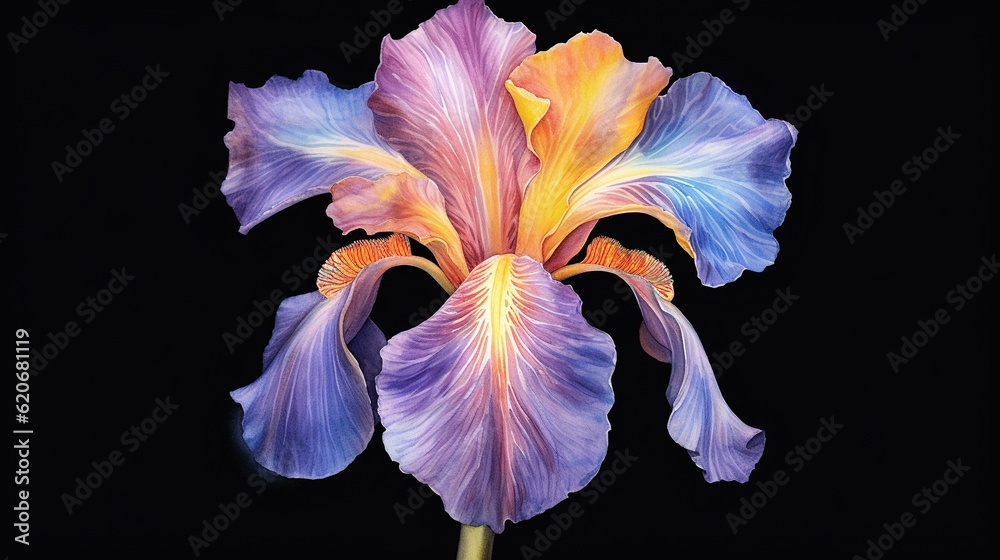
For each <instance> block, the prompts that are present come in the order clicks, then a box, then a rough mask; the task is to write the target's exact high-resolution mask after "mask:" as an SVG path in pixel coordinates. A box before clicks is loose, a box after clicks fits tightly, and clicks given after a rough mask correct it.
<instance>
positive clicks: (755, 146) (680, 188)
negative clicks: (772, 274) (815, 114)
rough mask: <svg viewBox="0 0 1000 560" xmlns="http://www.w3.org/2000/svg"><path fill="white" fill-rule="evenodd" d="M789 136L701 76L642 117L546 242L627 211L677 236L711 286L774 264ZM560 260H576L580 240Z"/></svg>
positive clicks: (787, 198) (680, 84) (785, 202)
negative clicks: (638, 128)
mask: <svg viewBox="0 0 1000 560" xmlns="http://www.w3.org/2000/svg"><path fill="white" fill-rule="evenodd" d="M795 139H796V130H795V128H793V127H792V126H791V125H789V124H788V123H786V122H784V121H781V120H777V119H771V120H764V118H763V117H761V115H760V113H758V112H757V111H756V110H754V108H753V107H751V106H750V103H749V102H748V101H747V99H746V97H744V96H742V95H738V94H736V93H734V92H733V91H732V90H731V89H729V87H728V86H726V84H724V83H723V82H722V80H719V79H718V78H714V77H712V76H710V75H708V74H704V73H700V74H695V75H693V76H690V77H687V78H682V79H680V80H677V82H675V83H674V84H673V85H672V86H671V87H670V89H669V90H668V91H667V93H666V95H664V96H662V97H660V98H658V99H657V100H656V102H654V103H653V106H652V107H651V108H650V110H649V115H648V117H647V118H646V127H645V128H644V129H643V131H642V134H641V135H640V136H639V138H638V139H636V141H635V143H634V144H633V145H632V146H631V147H629V149H628V150H626V151H625V152H624V153H622V154H621V155H620V156H618V157H617V158H615V160H614V161H613V162H611V163H610V164H609V165H608V166H607V167H605V168H604V169H602V170H601V171H600V172H599V173H597V174H596V175H595V176H594V177H593V178H591V179H590V180H589V181H588V182H586V183H585V184H583V185H582V186H580V188H578V189H576V191H575V192H573V194H572V196H571V198H570V201H569V207H570V208H569V211H568V212H567V214H566V216H565V217H564V219H563V221H562V223H561V224H560V226H559V232H558V233H557V234H556V235H554V236H553V238H554V239H559V240H560V241H561V240H562V239H564V238H567V237H568V236H569V235H570V234H571V233H572V232H573V231H574V230H575V229H576V228H578V227H580V226H581V225H582V224H587V223H590V222H593V221H594V220H597V219H600V218H603V217H605V216H609V215H613V214H620V213H624V212H642V213H646V214H650V215H652V216H654V217H656V218H657V219H659V220H660V221H661V222H663V223H664V224H666V225H667V226H668V227H670V228H672V229H673V230H674V233H675V235H676V237H677V241H678V243H679V244H680V245H681V247H683V248H684V250H686V251H687V252H688V253H689V254H690V255H691V256H693V257H694V258H695V263H696V266H697V269H698V277H699V278H700V279H701V281H702V283H704V284H706V285H708V286H719V285H722V284H725V283H727V282H731V281H732V280H735V279H736V278H738V277H739V276H740V274H741V273H742V272H743V271H744V270H747V269H749V270H753V271H761V270H763V269H764V267H766V266H768V265H770V264H772V263H773V262H774V259H775V256H776V255H777V253H778V242H777V241H776V240H775V239H774V236H773V233H774V230H775V229H776V228H777V227H778V226H779V225H781V222H782V221H783V220H784V218H785V211H786V210H787V209H788V206H789V204H790V203H791V194H790V193H789V192H788V189H787V188H786V187H785V179H786V178H787V177H788V175H789V174H790V173H791V168H790V163H789V154H790V152H791V149H792V146H794V144H795ZM568 242H569V243H573V244H574V245H575V250H574V249H573V248H568V249H564V252H574V253H575V252H576V251H577V250H579V248H580V247H582V244H578V243H579V240H576V241H574V240H568Z"/></svg>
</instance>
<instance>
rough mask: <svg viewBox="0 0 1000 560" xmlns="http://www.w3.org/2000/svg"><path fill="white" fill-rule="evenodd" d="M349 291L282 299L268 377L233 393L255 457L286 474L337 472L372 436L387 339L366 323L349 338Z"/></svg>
mask: <svg viewBox="0 0 1000 560" xmlns="http://www.w3.org/2000/svg"><path fill="white" fill-rule="evenodd" d="M349 293H350V292H349V290H345V291H343V292H341V293H340V294H337V295H336V296H334V297H333V298H331V299H326V298H324V297H323V296H322V295H320V293H319V292H312V293H308V294H304V295H301V296H295V297H291V298H288V299H286V300H285V301H283V302H282V303H281V305H280V306H279V308H278V314H277V318H276V320H275V328H274V333H273V334H272V336H271V341H270V343H268V346H267V348H266V349H265V351H264V364H265V369H264V373H263V375H261V376H260V378H258V379H257V380H256V381H254V382H253V383H251V384H250V385H247V386H246V387H242V388H240V389H237V390H235V391H233V392H232V393H231V394H232V397H233V399H234V400H236V401H237V402H239V403H240V404H241V405H242V406H243V410H244V417H243V437H244V439H245V440H246V442H247V444H248V445H249V447H250V450H251V451H252V453H253V455H254V457H255V458H256V459H257V461H258V462H259V463H260V464H261V465H264V466H265V467H267V468H268V469H270V470H272V471H274V472H276V473H278V474H281V475H283V476H287V477H292V478H323V477H326V476H330V475H332V474H335V473H338V472H340V471H341V470H343V469H344V468H345V467H347V465H348V464H350V462H351V461H353V460H354V458H355V457H357V456H358V454H360V453H361V452H362V451H364V449H365V447H366V446H367V445H368V442H369V441H370V440H371V437H372V434H373V432H374V420H373V414H372V403H371V400H370V398H369V395H368V388H367V385H366V377H374V375H375V374H377V373H378V371H377V369H375V368H377V367H380V366H381V360H380V358H379V357H378V352H379V349H380V348H381V346H383V345H384V344H385V337H384V336H383V335H382V333H381V331H379V330H378V328H377V327H376V326H375V325H374V324H373V323H372V322H371V321H370V320H366V321H365V323H364V324H363V326H362V327H361V328H360V329H359V330H358V331H357V334H356V335H354V337H353V339H352V340H350V342H349V343H348V342H347V341H345V339H344V337H343V332H344V330H345V329H344V325H343V324H342V321H343V317H344V315H345V314H344V313H343V311H344V307H345V305H346V304H347V303H348V301H349V299H350V298H349ZM352 354H353V356H357V359H355V358H354V357H353V356H352ZM359 364H360V366H359ZM366 370H367V371H366Z"/></svg>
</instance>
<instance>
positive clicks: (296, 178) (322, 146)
mask: <svg viewBox="0 0 1000 560" xmlns="http://www.w3.org/2000/svg"><path fill="white" fill-rule="evenodd" d="M374 87H375V85H374V84H373V83H367V84H365V85H362V86H361V87H359V88H357V89H353V90H343V89H340V88H338V87H335V86H333V85H331V84H330V81H329V80H328V79H327V77H326V74H324V73H322V72H318V71H316V70H309V71H306V72H305V73H304V74H303V75H302V77H301V78H299V79H298V80H290V79H288V78H283V77H280V76H275V77H273V78H271V79H270V80H268V81H267V83H266V84H264V86H263V87H259V88H248V87H246V86H244V85H243V84H235V83H234V84H230V86H229V118H230V119H232V120H233V121H235V122H236V126H235V127H234V128H233V130H232V132H230V133H228V134H226V146H227V147H228V148H229V173H228V174H227V176H226V180H225V181H224V182H223V184H222V193H223V194H224V195H226V201H227V202H228V203H229V205H230V206H232V207H233V210H235V211H236V216H237V218H239V220H240V225H241V227H240V231H241V232H242V233H246V232H247V231H249V230H250V229H251V228H252V227H253V226H255V225H257V224H258V223H260V222H261V221H263V220H264V219H266V218H268V217H270V216H271V215H272V214H274V213H275V212H278V211H279V210H281V209H283V208H286V207H288V206H290V205H292V204H294V203H296V202H298V201H300V200H303V199H306V198H308V197H311V196H315V195H317V194H322V193H325V192H327V190H328V189H329V188H330V187H331V186H332V185H333V184H334V183H335V182H337V181H339V180H341V179H343V178H345V177H349V176H354V175H357V176H361V177H365V178H368V179H377V178H378V177H381V176H382V175H384V174H386V173H400V172H408V173H412V174H414V175H416V176H419V175H420V173H419V172H418V171H416V170H415V169H413V167H412V166H410V165H409V164H408V163H406V161H404V160H403V159H402V157H401V156H400V155H399V154H398V153H397V152H396V151H395V150H393V149H392V148H390V147H389V146H388V145H386V144H385V143H384V142H382V140H380V139H379V138H378V136H377V135H376V134H375V129H374V122H373V117H372V113H371V110H370V109H368V105H367V100H368V96H369V94H371V92H372V90H373V89H374Z"/></svg>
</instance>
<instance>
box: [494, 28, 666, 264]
mask: <svg viewBox="0 0 1000 560" xmlns="http://www.w3.org/2000/svg"><path fill="white" fill-rule="evenodd" d="M669 80H670V69H669V68H664V67H663V65H662V64H660V61H659V60H657V59H656V58H652V57H651V58H650V59H649V61H648V62H646V63H644V64H640V63H635V62H629V61H628V60H626V59H625V55H624V53H623V52H622V47H621V45H619V44H618V43H617V42H615V40H614V39H612V38H611V37H609V36H608V35H605V34H604V33H600V32H596V31H595V32H594V33H589V34H580V35H577V36H575V37H573V38H572V39H570V40H569V41H567V42H566V43H563V44H560V45H556V46H554V47H552V48H551V49H549V50H547V51H544V52H540V53H538V54H535V55H532V56H530V57H528V58H527V59H525V61H524V62H522V63H521V65H520V66H518V67H517V69H515V70H514V72H513V73H512V74H511V75H510V80H508V82H507V89H508V91H510V93H511V95H512V96H513V97H514V101H515V103H516V105H517V109H518V112H519V113H520V115H521V119H522V120H523V122H524V128H525V132H526V133H527V135H528V144H529V146H530V147H531V150H532V152H534V153H535V154H536V155H537V156H538V158H539V160H540V161H541V168H540V169H539V171H538V174H537V175H535V177H534V178H533V179H532V180H531V183H530V184H529V186H528V189H527V191H526V192H525V195H524V202H523V203H522V206H521V217H520V222H519V227H520V230H519V233H518V238H517V245H518V248H517V253H518V254H523V255H528V256H531V257H533V258H535V259H537V260H540V261H543V262H544V261H546V260H548V259H549V258H550V257H551V256H552V255H553V254H554V253H555V251H556V249H557V247H558V245H559V244H558V243H556V242H552V241H550V240H549V239H548V237H549V236H550V235H551V234H552V233H554V232H555V230H556V228H557V227H558V226H559V223H560V221H561V219H562V217H563V214H564V213H565V212H566V209H567V203H568V202H569V198H570V194H571V193H572V192H573V190H574V189H575V188H576V187H577V186H579V185H580V184H581V183H583V182H584V181H586V180H587V179H589V178H590V176H591V175H593V174H594V173H596V172H597V171H598V170H600V169H601V168H602V167H603V166H604V165H605V164H607V163H608V162H609V161H611V159H612V158H614V157H615V156H617V155H618V154H620V153H621V152H622V150H624V149H625V148H627V147H628V146H629V144H631V143H632V141H633V140H635V138H636V136H638V135H639V132H640V131H641V130H642V125H643V120H644V119H645V117H646V111H647V109H648V108H649V104H650V103H652V102H653V99H655V98H656V96H657V95H659V93H660V91H661V90H662V89H663V88H664V87H666V85H667V82H668V81H669ZM577 225H580V224H577Z"/></svg>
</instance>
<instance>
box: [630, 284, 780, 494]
mask: <svg viewBox="0 0 1000 560" xmlns="http://www.w3.org/2000/svg"><path fill="white" fill-rule="evenodd" d="M639 301H640V302H641V307H642V313H643V317H644V319H645V322H644V323H643V326H642V329H641V332H640V338H641V342H642V345H643V348H645V349H646V351H647V352H648V353H649V354H650V355H651V356H653V357H654V358H656V359H658V360H661V361H664V362H669V363H671V364H672V369H671V372H670V383H669V384H668V385H667V401H668V402H669V403H670V406H671V408H672V409H673V412H671V414H670V420H668V421H667V431H668V432H669V433H670V437H671V438H673V440H674V441H676V442H677V443H678V444H680V445H681V447H683V448H685V449H687V450H688V453H689V454H690V455H691V459H692V460H694V462H695V464H696V465H698V467H700V468H701V469H703V470H704V471H705V480H707V481H708V482H715V481H718V480H735V481H738V482H746V481H747V480H748V479H749V477H750V471H752V470H753V468H754V466H755V465H756V464H757V461H759V460H760V457H761V455H763V453H764V439H765V436H764V432H763V431H761V430H759V429H757V428H751V427H750V426H747V425H746V424H744V423H743V421H742V420H740V419H739V418H738V417H737V416H736V414H734V413H733V411H732V410H731V409H730V408H729V405H727V404H726V401H725V399H724V398H723V397H722V392H721V391H720V390H719V384H718V382H717V381H716V380H715V375H714V373H713V372H712V366H711V364H710V363H709V361H708V356H706V355H705V348H704V347H703V346H702V344H701V340H699V339H698V335H697V333H695V331H694V327H692V326H691V323H689V322H688V320H687V318H685V317H684V315H683V314H682V313H681V312H680V310H679V309H677V307H676V306H675V305H674V304H672V303H670V302H668V301H664V300H662V299H659V300H658V302H657V303H658V305H656V306H655V307H653V306H650V305H648V301H646V298H641V297H640V298H639Z"/></svg>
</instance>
